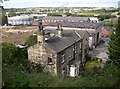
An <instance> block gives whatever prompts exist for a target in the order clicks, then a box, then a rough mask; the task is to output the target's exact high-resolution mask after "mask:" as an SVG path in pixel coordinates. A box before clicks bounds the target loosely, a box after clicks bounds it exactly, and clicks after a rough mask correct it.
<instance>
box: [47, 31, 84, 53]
mask: <svg viewBox="0 0 120 89" xmlns="http://www.w3.org/2000/svg"><path fill="white" fill-rule="evenodd" d="M80 40H82V38H80V37H79V36H78V35H77V34H76V33H75V32H74V31H70V32H69V31H64V34H63V36H62V37H58V36H56V37H53V38H51V39H48V40H46V41H45V45H46V46H47V47H49V48H50V49H52V50H53V51H55V52H57V53H58V52H61V51H62V50H64V49H66V48H68V47H69V46H71V45H73V44H74V43H75V42H78V41H80Z"/></svg>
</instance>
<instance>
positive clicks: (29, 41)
mask: <svg viewBox="0 0 120 89" xmlns="http://www.w3.org/2000/svg"><path fill="white" fill-rule="evenodd" d="M36 43H37V36H34V35H31V36H30V37H29V38H28V39H27V40H26V43H25V44H27V45H28V46H33V45H35V44H36Z"/></svg>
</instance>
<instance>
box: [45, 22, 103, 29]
mask: <svg viewBox="0 0 120 89" xmlns="http://www.w3.org/2000/svg"><path fill="white" fill-rule="evenodd" d="M58 23H60V24H62V27H75V28H90V29H97V28H98V27H99V26H100V25H101V23H92V22H56V23H54V22H50V23H48V24H47V25H44V26H55V27H56V26H57V24H58Z"/></svg>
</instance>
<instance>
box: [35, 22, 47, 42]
mask: <svg viewBox="0 0 120 89" xmlns="http://www.w3.org/2000/svg"><path fill="white" fill-rule="evenodd" d="M44 35H45V33H44V30H43V26H42V24H41V23H39V24H38V34H37V42H38V43H39V44H40V43H44V41H45V36H44Z"/></svg>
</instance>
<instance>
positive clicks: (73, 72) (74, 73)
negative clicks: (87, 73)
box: [70, 65, 79, 77]
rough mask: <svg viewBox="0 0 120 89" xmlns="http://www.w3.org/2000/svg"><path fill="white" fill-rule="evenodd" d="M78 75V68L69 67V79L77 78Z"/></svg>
mask: <svg viewBox="0 0 120 89" xmlns="http://www.w3.org/2000/svg"><path fill="white" fill-rule="evenodd" d="M78 74H79V67H78V66H75V65H71V66H70V77H75V76H78Z"/></svg>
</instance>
